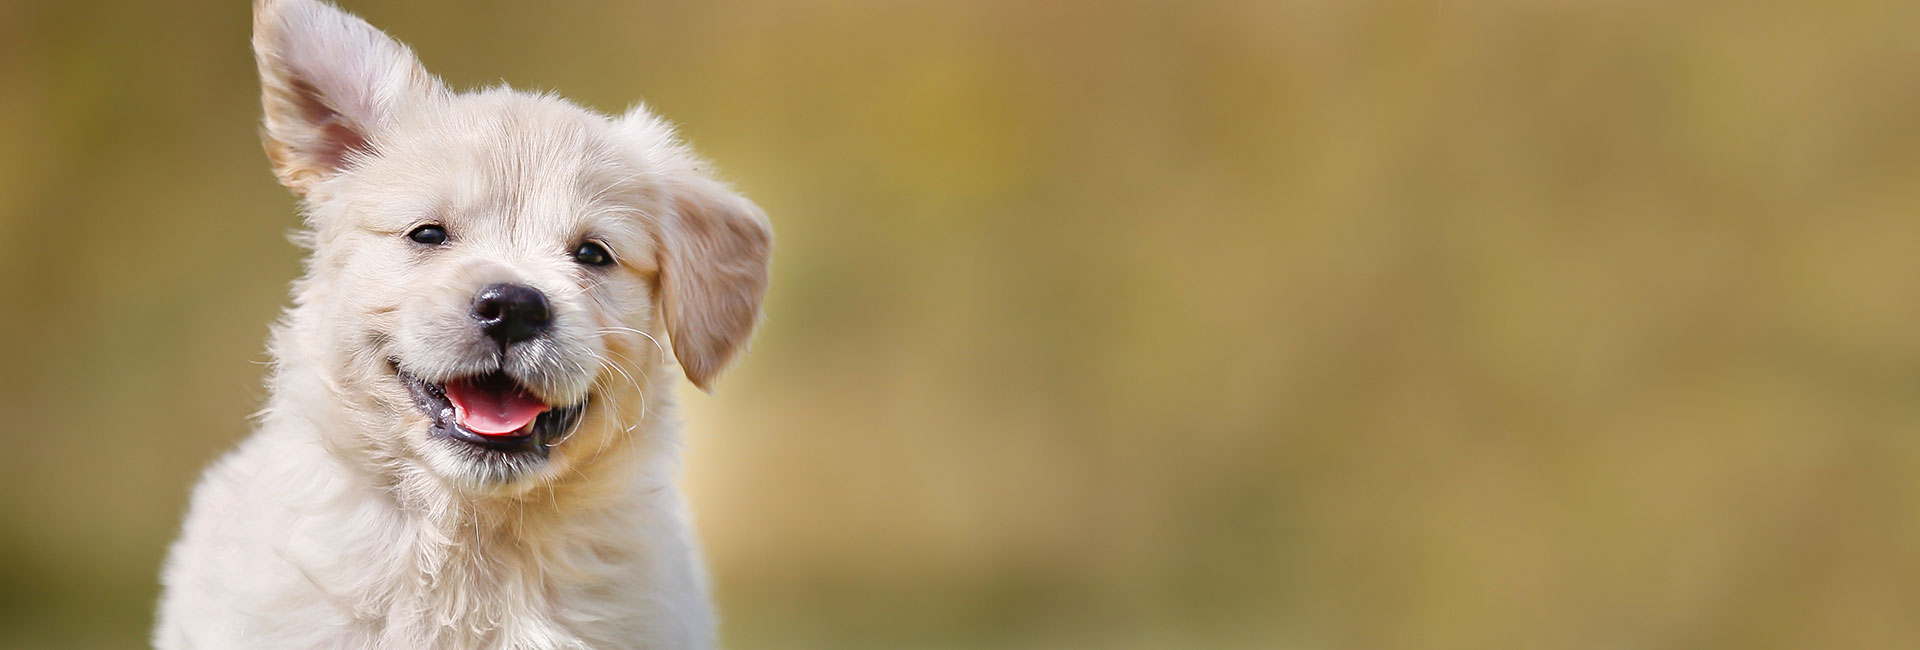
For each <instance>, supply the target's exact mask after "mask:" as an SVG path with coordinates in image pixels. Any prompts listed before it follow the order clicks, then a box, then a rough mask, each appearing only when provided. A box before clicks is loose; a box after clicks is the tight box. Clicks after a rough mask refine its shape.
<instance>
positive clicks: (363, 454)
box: [154, 0, 771, 650]
mask: <svg viewBox="0 0 1920 650" xmlns="http://www.w3.org/2000/svg"><path fill="white" fill-rule="evenodd" d="M254 11H255V24H254V49H255V52H256V54H257V56H258V58H259V62H260V74H261V82H262V87H263V99H264V105H265V108H266V118H265V128H264V130H263V136H264V139H265V141H266V147H267V151H268V153H269V157H270V158H271V159H272V161H273V163H274V169H275V172H276V174H277V175H278V176H279V177H280V179H281V181H282V182H283V183H285V184H286V185H287V186H288V187H289V188H290V189H292V190H293V191H294V192H295V194H297V195H299V196H301V197H302V207H303V209H304V212H305V219H306V229H305V231H304V237H303V244H305V245H306V246H307V247H309V248H310V249H311V256H310V258H309V260H308V262H307V270H306V273H305V275H304V277H302V278H301V279H300V280H299V281H298V282H297V283H296V284H295V286H294V291H293V306H292V308H290V309H289V310H288V311H287V313H286V315H285V317H284V318H283V319H282V320H281V322H280V323H279V324H278V325H277V326H276V327H275V328H274V331H273V335H272V343H271V346H270V349H271V353H272V356H273V359H274V365H273V370H272V373H271V378H270V380H269V386H270V397H269V399H268V403H267V405H266V407H265V408H264V409H263V410H262V412H261V414H260V416H259V418H258V427H257V430H256V432H255V433H254V435H253V436H252V437H251V438H249V439H248V440H246V441H245V442H244V443H242V444H241V445H240V446H239V448H238V449H236V450H235V451H233V452H232V453H231V454H229V455H227V456H226V457H225V458H223V459H221V460H220V461H219V462H218V463H216V464H215V465H214V466H213V467H212V468H211V469H209V470H208V471H207V473H206V475H205V477H204V478H203V479H202V481H201V482H200V484H199V486H198V487H197V488H196V490H195V491H194V496H193V500H192V504H191V506H190V510H189V513H188V515H187V519H186V523H185V525H184V527H183V530H182V533H181V536H180V539H179V541H178V542H176V543H175V545H174V546H173V549H172V551H171V554H170V556H169V559H168V562H167V566H166V569H165V572H164V575H163V583H164V587H165V593H164V595H163V596H162V599H161V603H160V610H159V621H158V625H157V627H156V629H155V632H154V644H155V645H156V646H157V647H159V648H162V649H164V650H177V649H186V648H200V649H208V650H212V649H228V648H233V649H239V648H249V649H254V648H258V649H266V648H342V649H344V648H389V649H395V650H399V649H409V650H412V649H431V648H449V649H451V648H497V649H501V650H506V649H533V648H596V649H614V648H708V647H711V646H712V645H713V643H714V617H713V614H712V612H711V610H710V606H709V603H708V597H707V593H706V586H705V578H704V575H703V571H702V568H701V562H700V558H699V556H698V552H697V549H696V546H695V544H694V540H693V536H692V532H691V528H690V527H689V524H688V520H687V513H686V509H685V506H684V504H683V502H682V499H681V496H680V493H679V491H678V489H677V488H676V486H675V478H676V476H675V475H676V467H677V455H678V451H677V446H678V432H677V420H676V418H675V415H674V410H675V409H674V404H673V401H672V387H673V384H674V383H675V382H676V381H677V376H676V375H675V373H674V371H673V363H674V362H675V361H677V362H678V364H679V365H680V366H681V367H682V368H683V370H684V373H685V374H686V376H687V377H689V378H690V379H691V380H692V381H693V382H694V383H696V384H698V385H700V386H701V387H703V388H704V387H708V386H710V385H711V383H712V381H713V380H714V378H715V376H716V375H717V374H718V373H719V372H720V371H721V369H722V368H723V367H724V366H725V365H726V364H727V362H728V361H729V360H730V359H731V358H732V357H733V356H734V355H735V353H736V352H737V351H739V350H740V349H741V348H742V347H743V346H744V345H745V342H746V340H747V338H748V337H749V335H750V334H751V331H752V328H753V326H754V322H755V320H756V318H757V316H758V313H759V304H760V299H761V296H762V295H763V293H764V291H765V286H766V272H767V259H768V254H769V250H770V247H771V237H770V233H769V230H768V229H767V226H766V221H765V217H764V216H763V215H762V214H761V213H760V211H759V209H758V208H756V207H754V205H753V204H752V203H751V202H748V201H747V200H746V199H744V198H741V197H740V196H738V195H736V194H734V193H733V192H732V191H730V190H729V189H728V188H727V187H726V186H724V185H723V184H721V183H719V182H718V181H715V180H714V179H713V178H711V177H709V176H708V175H706V173H705V172H704V171H703V169H702V163H701V162H700V161H699V159H697V158H696V157H695V156H694V155H693V154H692V153H691V151H689V150H688V149H687V148H686V147H685V146H684V145H682V144H681V143H680V142H679V141H678V139H677V138H676V137H675V135H674V134H673V133H672V130H671V129H670V128H669V127H668V126H667V125H666V124H665V123H663V122H661V121H660V120H658V119H656V118H655V117H653V116H652V115H651V114H649V113H648V112H647V111H646V110H645V109H644V108H636V109H634V110H633V111H631V112H629V113H627V114H626V115H623V116H620V117H616V118H607V117H604V116H601V115H598V114H595V113H593V112H590V111H587V110H585V109H582V108H579V107H577V106H575V105H573V104H570V103H567V102H566V101H564V100H561V99H558V98H555V97H551V96H535V95H529V94H524V93H519V92H515V91H512V90H509V89H504V88H500V89H490V90H484V91H479V92H475V93H470V94H459V93H454V92H452V91H450V90H448V89H447V88H446V87H445V86H444V85H443V84H442V83H441V82H440V81H439V80H438V79H436V78H434V77H433V76H432V75H431V74H428V73H427V72H426V70H425V69H424V68H422V67H421V66H420V64H419V63H418V61H416V60H415V59H414V57H413V55H412V54H411V53H410V52H409V51H408V50H407V48H406V47H404V46H402V45H400V44H399V43H397V42H395V41H393V40H392V39H390V38H388V37H387V36H386V35H385V34H382V33H381V32H379V31H377V30H375V29H373V28H372V27H370V26H368V25H367V24H366V23H364V22H362V21H361V20H359V19H358V18H355V17H353V16H350V15H348V14H345V13H343V12H341V11H339V10H337V9H335V8H333V7H332V6H329V5H327V4H324V3H322V2H319V1H317V0H262V1H261V2H259V3H258V4H257V5H256V6H255V9H254ZM423 223H432V224H438V225H442V226H444V227H445V228H446V230H447V231H448V233H449V242H448V243H447V244H446V245H445V246H442V247H439V248H436V249H433V250H425V249H422V247H421V246H420V245H419V244H418V243H415V242H411V241H409V240H408V239H407V233H408V232H410V231H411V230H412V229H414V228H415V227H417V226H419V225H420V224H423ZM583 239H591V240H593V241H598V242H604V243H605V244H607V247H608V248H609V249H610V250H611V251H612V253H613V256H614V258H615V259H616V260H617V264H615V265H613V266H612V267H606V268H600V267H593V268H589V267H586V266H583V265H581V264H579V263H578V262H576V261H575V260H573V259H572V258H571V257H570V256H569V254H570V252H571V251H572V250H573V249H574V247H576V246H578V245H579V242H581V241H583ZM493 282H517V283H522V284H527V285H530V286H533V287H537V288H538V289H539V290H541V291H542V292H544V293H545V294H546V295H547V296H548V298H549V299H550V300H551V302H552V305H553V312H554V319H555V320H554V325H553V329H552V331H551V332H550V334H549V335H548V336H545V337H543V338H541V339H538V340H535V341H529V342H526V343H521V344H518V345H515V346H513V347H512V348H511V349H508V348H498V347H495V346H491V344H489V343H488V342H486V341H485V340H483V337H481V336H479V335H478V334H477V333H476V332H474V331H473V330H474V329H475V327H474V324H473V323H472V322H471V320H470V318H469V310H470V309H471V307H470V304H471V300H472V296H473V295H474V293H475V292H476V291H477V290H478V289H479V288H480V287H483V286H485V285H487V284H490V283H493ZM663 342H666V343H665V344H663ZM669 350H671V352H670V351H669ZM396 368H399V369H404V370H405V371H407V372H410V373H412V374H414V375H417V376H420V377H422V378H426V379H431V380H436V381H444V380H448V379H451V378H454V377H457V376H460V375H462V374H471V373H475V372H484V371H487V370H491V369H496V368H497V369H502V370H503V371H507V372H511V373H512V374H513V375H514V376H515V377H516V378H517V379H520V380H521V381H522V382H523V384H524V385H525V386H526V387H527V388H528V390H530V391H532V392H533V393H535V394H537V395H539V396H540V397H542V398H545V399H546V400H547V401H549V402H550V403H555V404H560V403H577V402H580V401H581V400H585V403H586V404H587V406H586V411H585V415H584V416H583V418H582V420H581V422H580V425H579V427H578V428H577V429H576V430H575V431H574V432H573V433H572V434H571V435H569V436H567V437H566V438H565V439H564V440H562V441H560V442H558V443H557V444H554V445H553V446H552V447H551V448H550V449H549V453H548V456H547V457H546V458H544V459H540V460H537V461H526V462H487V461H484V460H483V459H479V458H477V457H475V456H473V455H471V454H467V453H462V449H461V448H460V447H458V445H459V444H460V443H457V442H456V441H452V440H447V439H441V438H434V437H432V436H429V435H428V432H427V428H428V419H427V417H426V416H425V415H423V414H422V413H421V411H420V409H419V408H418V407H416V405H415V403H414V402H413V401H412V399H411V398H410V396H409V393H408V391H407V389H406V387H405V385H404V384H402V383H401V380H400V379H399V377H398V376H397V375H396Z"/></svg>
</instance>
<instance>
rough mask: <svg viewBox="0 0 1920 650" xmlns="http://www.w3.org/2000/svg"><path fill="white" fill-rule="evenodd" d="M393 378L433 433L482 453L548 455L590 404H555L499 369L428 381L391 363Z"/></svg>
mask: <svg viewBox="0 0 1920 650" xmlns="http://www.w3.org/2000/svg"><path fill="white" fill-rule="evenodd" d="M392 366H393V371H394V374H396V375H398V376H399V377H400V381H401V383H404V384H406V385H407V390H408V391H410V392H411V393H412V394H413V402H414V404H415V405H416V406H418V407H419V408H420V412H421V413H423V414H425V415H426V416H427V419H428V420H430V421H432V422H433V435H435V436H439V437H442V438H446V439H449V440H454V441H457V442H462V443H466V444H469V445H472V446H474V447H478V448H480V449H482V450H488V451H496V452H506V453H515V454H528V453H531V454H536V455H539V456H543V457H544V456H546V455H547V448H548V447H551V446H553V445H556V444H559V443H560V441H562V440H565V439H566V437H567V436H569V435H571V434H572V433H573V429H574V427H576V426H578V425H579V424H580V416H581V414H582V413H584V412H585V411H586V406H587V401H586V400H581V401H580V402H579V403H576V404H570V405H566V406H554V405H551V404H548V403H546V402H545V401H542V400H541V399H540V398H539V397H537V396H535V395H534V394H533V393H532V392H530V391H528V390H527V389H526V388H525V387H523V386H521V385H520V383H519V382H517V381H514V379H513V378H512V377H510V376H508V375H507V374H506V373H504V372H500V371H498V370H496V371H493V372H489V373H486V374H481V375H474V376H471V377H461V378H458V379H454V380H451V381H448V382H446V383H444V384H434V383H429V382H427V381H425V380H422V379H420V378H419V377H415V376H414V375H413V374H412V373H408V372H407V371H405V370H401V369H400V366H399V364H398V363H392Z"/></svg>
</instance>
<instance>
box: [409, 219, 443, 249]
mask: <svg viewBox="0 0 1920 650" xmlns="http://www.w3.org/2000/svg"><path fill="white" fill-rule="evenodd" d="M407 239H411V240H414V241H416V242H420V243H422V244H426V245H428V246H439V245H441V244H445V243H447V229H446V228H442V227H440V226H436V225H433V224H427V225H424V226H421V227H419V228H414V229H413V232H410V233H407Z"/></svg>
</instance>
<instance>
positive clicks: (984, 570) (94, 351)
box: [0, 0, 1920, 650]
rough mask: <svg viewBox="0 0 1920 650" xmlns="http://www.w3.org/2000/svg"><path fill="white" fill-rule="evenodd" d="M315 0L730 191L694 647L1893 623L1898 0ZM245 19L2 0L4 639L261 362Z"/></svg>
mask: <svg viewBox="0 0 1920 650" xmlns="http://www.w3.org/2000/svg"><path fill="white" fill-rule="evenodd" d="M345 4H346V6H347V7H348V8H349V9H351V10H354V11H357V12H359V13H361V14H363V15H364V16H366V17H367V18H368V19H370V20H371V21H372V22H373V23H374V24H376V25H379V26H382V27H384V28H385V29H387V30H388V31H389V32H391V33H393V34H395V35H397V36H398V37H399V38H401V39H402V40H405V41H407V42H409V43H411V44H412V45H413V46H414V47H415V49H416V51H417V52H418V53H419V54H420V55H421V57H422V59H423V60H424V61H425V62H426V64H427V66H428V67H429V68H431V69H433V70H434V71H436V72H438V73H440V74H441V75H443V76H444V77H445V78H446V79H447V80H448V81H449V82H451V83H453V84H454V85H456V86H460V87H473V86H479V85H489V84H493V83H497V82H500V81H503V80H504V81H506V82H508V83H511V84H513V85H515V86H518V87H522V88H535V89H556V90H560V91H563V92H564V93H566V94H567V95H569V96H570V97H573V98H575V99H576V100H578V101H580V102H582V103H584V104H586V105H588V106H592V107H596V108H598V109H601V110H605V111H616V110H620V109H622V108H624V107H626V106H627V105H629V104H630V103H631V102H633V101H635V100H636V99H640V98H644V99H645V100H647V101H648V102H649V103H651V104H653V105H654V106H655V107H656V108H657V109H658V110H659V111H660V112H662V113H663V114H665V115H667V116H669V117H670V118H672V119H674V120H676V121H678V122H680V123H681V124H682V125H683V127H684V130H685V132H686V134H687V135H688V136H689V137H690V138H691V140H692V141H693V142H694V143H696V144H697V145H698V146H699V147H701V148H702V149H703V150H704V151H705V152H706V153H707V154H708V155H710V156H711V157H712V158H713V159H715V160H716V161H717V163H718V164H719V166H720V168H721V169H723V170H725V172H726V173H727V174H728V175H729V176H730V177H732V178H733V179H735V180H737V182H738V185H739V186H740V187H741V188H743V189H744V190H745V191H746V192H748V193H749V194H750V195H751V196H752V197H754V198H755V199H757V200H758V201H759V202H760V203H761V204H762V205H763V206H765V207H766V208H767V210H768V212H769V213H771V214H772V215H773V218H774V220H775V223H776V229H777V231H778V233H779V247H778V251H777V256H776V257H777V259H776V263H775V268H774V274H775V279H774V283H773V291H772V294H771V298H770V300H769V302H768V304H767V314H768V316H767V321H766V325H765V328H764V329H763V330H762V332H761V334H760V336H759V339H758V341H757V343H756V346H755V348H754V350H753V352H752V354H751V355H750V356H749V357H748V358H747V359H746V361H745V363H744V364H742V365H741V366H739V367H738V368H737V370H736V371H735V372H734V373H733V374H732V375H730V376H729V377H727V379H726V381H724V382H723V384H722V385H721V387H720V390H719V391H718V392H717V394H716V395H714V396H713V397H706V396H702V395H698V394H693V393H692V391H689V393H690V394H689V395H688V399H689V401H690V403H691V406H690V419H691V422H692V428H693V433H692V435H691V443H690V449H689V460H688V479H687V481H688V484H689V489H690V491H691V494H692V497H693V500H694V501H695V506H696V508H697V512H698V515H699V523H700V528H701V531H702V534H703V536H704V538H705V541H706V544H707V548H708V552H709V555H710V561H711V564H712V567H713V570H714V573H715V576H716V580H717V587H718V599H719V601H720V603H721V605H722V607H723V612H724V615H725V635H726V637H727V639H728V641H729V645H730V647H732V648H736V649H740V650H756V649H837V650H838V649H861V648H872V649H883V648H885V649H897V648H913V649H919V648H926V649H953V650H963V649H967V650H970V649H986V648H996V649H1001V648H1005V649H1015V650H1020V649H1035V650H1038V649H1056V648H1057V649H1074V648H1117V649H1123V650H1124V649H1129V648H1135V649H1150V648H1151V649H1159V648H1169V649H1170V648H1196V649H1235V648H1276V649H1282V648H1303V649H1320V648H1326V649H1335V648H1340V649H1344V648H1353V649H1376V648H1378V649H1397V648H1407V649H1431V648H1476V649H1477V648H1593V649H1613V648H1676V649H1679V648H1689V649H1692V648H1740V649H1755V648H1911V647H1916V646H1920V615H1916V612H1920V218H1916V217H1917V216H1920V215H1916V205H1920V38H1916V34H1920V4H1916V3H1912V2H1905V1H1902V0H1885V1H1872V0H1868V1H1853V0H1838V1H1834V2H1820V3H1815V2H1799V3H1753V2H1740V1H1731V0H1730V1H1722V2H1714V1H1703V2H1677V3H1676V2H1653V1H1638V0H1625V1H1617V2H1583V1H1579V0H1559V1H1554V0H1531V1H1501V0H1445V1H1425V2H1404V3H1396V2H1357V1H1356V2H1345V1H1333V0H1328V1H1315V0H1305V1H1298V2H1251V1H1249V2H1173V1H1163V2H1137V1H1131V0H1112V1H1109V0H1100V1H1093V0H1064V1H1058V2H1023V1H1016V0H986V1H980V2H899V1H895V2H888V1H881V0H721V1H717V2H704V3H679V2H652V1H649V2H550V3H537V2H512V1H505V0H461V1H454V0H409V1H407V2H375V1H374V0H347V1H346V3H345ZM248 29H249V18H248V9H247V6H246V3H244V2H239V1H235V0H225V1H219V2H215V1H211V0H176V1H169V2H159V1H131V2H105V1H99V0H91V1H76V2H55V1H52V0H43V1H23V0H0V342H3V343H0V350H3V351H0V414H3V416H4V422H5V424H4V425H0V435H3V436H4V438H0V441H3V442H4V447H0V648H36V649H39V648H131V647H138V646H140V645H141V644H143V643H144V635H145V633H146V629H147V627H148V626H149V624H150V620H151V610H152V602H153V600H154V597H155V594H156V591H157V587H156V584H155V575H156V573H157V570H158V565H159V562H160V559H161V556H162V552H163V550H164V547H165V544H166V543H167V542H168V541H169V540H170V538H171V536H172V535H173V532H174V529H175V526H176V525H177V521H178V518H179V516H180V515H181V511H182V508H183V505H184V502H185V499H186V496H187V490H188V487H189V486H190V484H191V483H192V481H193V479H194V477H195V476H196V474H197V472H198V471H199V470H200V469H201V468H202V467H203V466H204V465H205V464H206V463H207V462H209V461H210V460H212V459H213V458H215V457H216V456H217V455H218V454H219V453H221V452H222V451H223V450H225V449H227V448H229V447H230V446H231V445H232V444H234V442H235V441H236V440H237V439H239V438H240V437H242V436H243V435H244V434H245V433H246V427H247V424H246V418H247V415H248V413H249V412H251V411H252V410H253V409H255V408H256V407H258V406H259V404H260V402H261V399H262V394H261V389H260V388H259V386H260V380H261V375H262V371H263V367H262V366H261V365H259V364H260V363H261V362H262V360H263V358H264V357H263V352H262V350H263V342H264V339H265V336H266V333H267V323H268V321H269V320H270V319H272V318H273V317H274V316H275V315H276V313H277V311H278V310H279V309H280V308H281V306H282V305H283V304H284V302H285V292H286V287H287V285H288V282H289V281H291V280H292V279H293V278H294V277H295V275H296V273H297V272H298V269H299V261H298V251H297V250H296V249H295V248H294V247H293V246H292V245H290V244H289V243H287V241H286V239H285V236H284V235H285V234H286V233H287V232H288V231H289V230H291V229H292V228H294V227H295V226H296V218H295V216H294V213H293V202H292V200H291V198H290V197H289V196H288V195H287V194H286V193H285V192H284V191H283V190H282V189H281V188H280V187H279V186H277V185H276V184H275V183H274V181H273V179H272V176H271V175H270V174H269V173H268V168H267V163H266V160H265V157H264V156H263V155H262V153H261V150H260V146H259V144H258V141H257V140H256V132H255V129H256V126H255V124H256V119H257V114H258V110H259V109H258V104H257V91H256V87H255V81H254V77H253V74H254V72H253V62H252V59H251V55H250V53H249V50H248V46H247V42H248Z"/></svg>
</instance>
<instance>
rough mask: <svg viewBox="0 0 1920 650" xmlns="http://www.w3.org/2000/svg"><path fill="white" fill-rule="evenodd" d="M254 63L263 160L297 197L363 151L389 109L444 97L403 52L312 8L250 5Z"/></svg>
mask: <svg viewBox="0 0 1920 650" xmlns="http://www.w3.org/2000/svg"><path fill="white" fill-rule="evenodd" d="M253 54H254V58H255V59H256V60H257V61H258V62H259V65H260V91H261V93H260V94H261V97H260V100H261V103H262V104H264V105H265V108H266V119H265V123H266V124H265V128H264V129H262V132H261V138H262V139H263V140H265V141H266V142H265V143H266V147H267V156H268V157H269V158H271V159H272V160H273V171H274V174H275V175H277V176H279V177H280V182H281V183H282V184H284V185H286V186H287V188H288V189H291V190H293V192H294V194H298V195H301V196H305V195H306V193H307V191H308V190H309V189H311V188H312V187H313V185H314V183H317V182H319V181H321V180H324V179H326V178H327V177H330V176H332V175H333V174H334V173H335V172H337V171H339V170H340V169H341V168H342V167H343V166H345V165H347V164H348V163H349V162H350V161H351V157H352V156H353V155H354V154H355V153H365V152H368V151H370V148H369V147H370V143H371V142H372V141H373V139H374V137H375V136H376V134H377V133H378V131H379V129H380V127H381V125H382V124H383V123H384V122H385V121H386V120H387V119H389V118H390V117H391V115H392V112H393V110H394V108H395V107H396V106H398V105H399V104H401V103H403V102H408V101H415V100H421V99H427V98H429V97H432V96H435V95H439V94H443V93H445V92H446V87H445V85H443V84H442V83H441V82H440V80H439V79H438V78H435V77H434V76H433V75H431V74H428V73H427V70H426V68H423V67H421V66H420V62H419V61H418V60H417V59H415V58H414V56H413V52H411V51H409V50H408V49H407V47H406V46H405V45H401V44H400V43H399V42H398V41H395V40H393V38H392V37H389V36H387V35H386V34H384V33H382V32H381V31H380V30H377V29H374V28H373V26H372V25H368V24H367V23H366V21H364V20H361V19H359V18H358V17H355V16H353V15H352V14H348V13H346V12H344V11H341V10H339V9H337V8H335V7H333V6H332V5H329V4H327V3H325V2H321V1H320V0H257V1H256V2H255V3H254V5H253Z"/></svg>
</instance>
